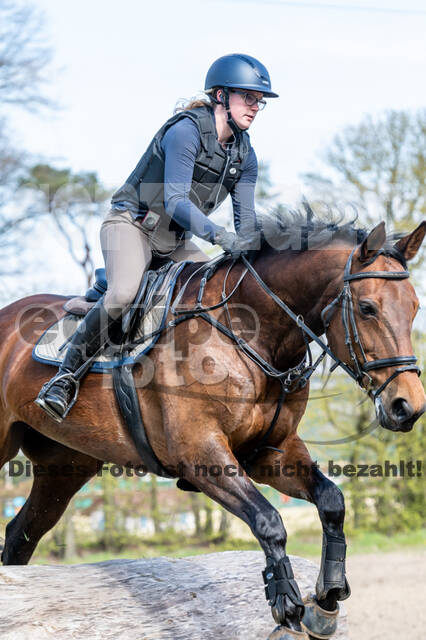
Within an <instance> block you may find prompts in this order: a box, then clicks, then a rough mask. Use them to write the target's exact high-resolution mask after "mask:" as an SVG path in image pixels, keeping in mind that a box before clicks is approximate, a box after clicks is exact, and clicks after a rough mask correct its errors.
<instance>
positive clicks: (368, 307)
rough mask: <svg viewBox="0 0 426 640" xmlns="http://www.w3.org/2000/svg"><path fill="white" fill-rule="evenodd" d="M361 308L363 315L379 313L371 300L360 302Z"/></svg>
mask: <svg viewBox="0 0 426 640" xmlns="http://www.w3.org/2000/svg"><path fill="white" fill-rule="evenodd" d="M359 310H360V311H361V313H362V315H363V316H375V315H377V311H376V308H375V307H374V306H373V305H372V304H371V302H360V303H359Z"/></svg>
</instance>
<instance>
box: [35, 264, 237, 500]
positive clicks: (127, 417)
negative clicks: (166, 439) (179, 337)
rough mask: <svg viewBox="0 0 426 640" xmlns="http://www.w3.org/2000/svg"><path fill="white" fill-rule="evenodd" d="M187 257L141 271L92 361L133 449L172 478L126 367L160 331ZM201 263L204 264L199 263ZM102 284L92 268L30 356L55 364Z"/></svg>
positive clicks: (185, 485) (102, 276) (101, 274)
mask: <svg viewBox="0 0 426 640" xmlns="http://www.w3.org/2000/svg"><path fill="white" fill-rule="evenodd" d="M224 258H225V256H223V257H221V259H220V260H217V259H216V260H213V261H212V262H210V263H205V268H206V270H207V271H208V270H209V271H210V274H211V275H212V274H213V272H214V270H215V269H216V268H217V266H218V265H219V263H220V262H221V261H222V260H223V259H224ZM187 264H188V262H177V263H175V262H173V261H171V260H161V263H160V262H159V261H158V260H157V262H155V263H154V264H152V267H153V268H151V269H150V270H148V271H146V272H145V273H144V275H143V277H142V280H141V283H140V286H139V290H138V293H137V295H136V298H135V300H134V302H133V304H132V306H131V308H130V309H129V311H128V312H127V313H126V314H125V315H124V316H123V319H122V336H123V340H122V344H121V345H119V348H118V351H117V345H115V348H114V349H113V348H106V349H105V350H104V351H103V352H102V353H101V354H100V355H99V356H97V357H96V359H95V360H94V361H93V362H92V364H91V368H90V371H92V372H98V373H99V372H105V371H109V372H112V376H113V385H114V390H115V395H116V399H117V404H118V406H119V408H120V411H121V414H122V416H123V418H124V421H125V424H126V426H127V428H128V430H129V433H130V435H131V437H132V439H133V441H134V443H135V445H136V449H137V451H138V453H139V454H140V456H141V458H142V460H143V461H144V465H145V468H146V470H147V471H148V472H150V473H155V474H156V475H159V476H162V477H166V478H176V473H175V472H174V470H167V469H165V468H164V467H163V465H162V464H161V462H160V461H159V460H158V458H157V457H156V455H155V453H154V451H153V449H152V447H151V445H150V443H149V440H148V437H147V435H146V432H145V428H144V424H143V420H142V415H141V410H140V406H139V399H138V395H137V392H136V388H135V384H134V379H133V373H132V368H133V365H134V364H135V363H136V362H138V361H139V360H141V358H142V357H143V356H144V355H145V354H146V353H148V351H150V350H151V349H152V347H153V346H154V344H155V343H156V341H157V340H158V338H159V337H160V334H161V331H162V330H163V329H164V327H165V325H166V319H167V315H168V311H169V307H170V302H171V299H172V296H173V292H174V289H175V285H176V281H177V278H178V276H179V274H180V273H181V271H182V270H183V269H184V267H185V266H186V265H187ZM203 269H204V267H203ZM107 287H108V283H107V280H106V273H105V269H96V272H95V283H94V285H93V286H92V287H91V288H90V289H88V291H87V292H86V294H85V295H84V296H74V297H72V298H70V299H69V300H67V301H66V302H65V304H64V306H63V308H64V310H65V311H66V312H67V314H66V315H65V316H64V317H63V318H61V319H60V320H58V321H57V322H55V323H54V324H53V325H51V326H50V327H49V328H48V329H47V330H46V331H45V332H44V333H43V334H42V336H41V337H40V339H39V340H38V342H37V343H36V345H35V346H34V348H33V352H32V356H33V358H34V360H37V361H38V362H43V363H44V364H51V365H55V366H59V365H60V364H61V362H62V359H63V357H64V353H65V347H66V346H67V344H68V342H69V341H70V340H71V338H72V336H73V335H74V332H75V331H76V330H77V329H78V325H79V324H80V322H81V321H82V319H83V317H84V316H85V315H86V313H88V311H89V310H90V309H91V308H92V307H93V306H94V305H95V304H96V302H97V301H98V300H99V299H100V298H101V297H102V296H103V295H104V294H105V292H106V290H107ZM177 486H178V487H179V488H180V489H182V490H183V491H197V489H196V488H195V487H193V485H192V484H190V483H189V482H187V481H186V480H184V479H183V478H181V479H179V480H178V484H177Z"/></svg>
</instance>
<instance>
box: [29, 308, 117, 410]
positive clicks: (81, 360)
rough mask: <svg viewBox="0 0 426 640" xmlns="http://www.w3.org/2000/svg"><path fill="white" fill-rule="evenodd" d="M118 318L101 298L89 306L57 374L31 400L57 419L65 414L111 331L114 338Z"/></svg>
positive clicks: (115, 337)
mask: <svg viewBox="0 0 426 640" xmlns="http://www.w3.org/2000/svg"><path fill="white" fill-rule="evenodd" d="M119 327H121V317H120V318H118V319H113V318H112V317H111V316H110V315H109V314H108V312H107V311H106V309H105V307H104V306H103V299H102V298H101V299H100V300H98V302H97V303H96V304H95V306H94V307H93V308H92V309H90V311H89V312H88V314H87V315H86V316H85V318H84V320H83V321H82V322H81V323H80V325H79V327H78V329H77V331H76V332H75V334H74V335H73V337H72V340H71V342H70V344H69V346H68V348H67V352H66V354H65V357H64V360H63V362H62V364H61V366H60V368H59V371H58V373H57V374H56V376H54V377H53V378H52V379H51V380H49V382H46V384H44V385H43V387H42V388H41V391H40V393H39V394H38V396H37V398H36V399H35V400H34V402H35V403H36V404H37V405H38V406H39V407H41V409H43V410H44V411H45V412H46V413H47V414H48V415H49V416H50V417H51V418H53V419H54V420H55V421H56V422H62V420H63V419H64V418H65V417H66V416H67V415H68V413H69V411H70V409H71V407H72V406H73V405H74V403H75V401H76V400H77V395H78V391H79V387H80V380H81V378H82V377H83V376H84V375H85V373H86V372H87V371H88V369H89V368H90V365H91V362H92V361H93V359H94V357H95V356H96V355H97V354H98V352H99V351H100V350H101V349H102V347H103V346H105V344H106V343H107V342H108V339H109V336H110V334H111V333H112V331H113V333H114V334H115V335H114V341H115V342H116V341H117V337H118V335H119V333H120V331H119V330H118V329H119Z"/></svg>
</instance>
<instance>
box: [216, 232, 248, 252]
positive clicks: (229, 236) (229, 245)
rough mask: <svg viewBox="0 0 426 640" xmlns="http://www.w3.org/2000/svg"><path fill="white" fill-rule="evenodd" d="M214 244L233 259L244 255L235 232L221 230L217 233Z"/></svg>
mask: <svg viewBox="0 0 426 640" xmlns="http://www.w3.org/2000/svg"><path fill="white" fill-rule="evenodd" d="M214 243H215V244H218V245H219V246H220V247H222V249H223V250H224V251H225V252H226V253H229V255H230V256H231V258H233V259H234V260H236V259H237V258H239V257H240V255H241V253H242V247H241V245H240V240H239V238H238V236H237V234H236V233H233V231H227V230H226V229H220V230H219V231H216V233H215V236H214Z"/></svg>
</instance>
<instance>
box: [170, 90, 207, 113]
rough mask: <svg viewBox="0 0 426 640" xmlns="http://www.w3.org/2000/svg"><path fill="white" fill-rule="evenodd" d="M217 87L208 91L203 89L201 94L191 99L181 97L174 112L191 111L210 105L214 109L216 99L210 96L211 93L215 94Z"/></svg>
mask: <svg viewBox="0 0 426 640" xmlns="http://www.w3.org/2000/svg"><path fill="white" fill-rule="evenodd" d="M216 91H217V89H216V88H214V89H209V90H208V92H207V91H206V92H204V91H201V92H200V93H199V94H197V95H195V96H193V97H192V98H190V99H189V100H187V99H186V98H181V99H180V100H178V101H177V103H176V105H175V108H174V111H173V113H174V114H175V113H179V111H189V110H191V109H197V108H198V107H210V108H211V109H214V106H215V103H214V100H212V99H211V98H210V95H209V94H212V95H215V93H216Z"/></svg>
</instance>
